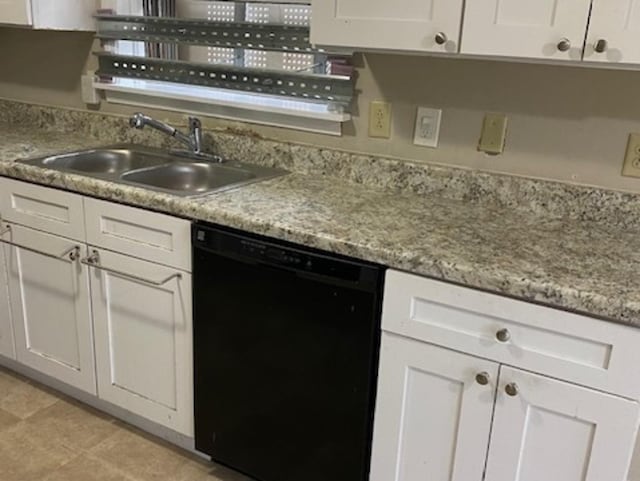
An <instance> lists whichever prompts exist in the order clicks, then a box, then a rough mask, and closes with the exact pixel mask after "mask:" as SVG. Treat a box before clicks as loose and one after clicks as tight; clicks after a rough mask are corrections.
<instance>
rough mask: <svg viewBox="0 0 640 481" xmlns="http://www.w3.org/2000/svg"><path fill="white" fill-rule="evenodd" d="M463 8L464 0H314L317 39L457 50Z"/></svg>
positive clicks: (370, 45)
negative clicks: (391, 0)
mask: <svg viewBox="0 0 640 481" xmlns="http://www.w3.org/2000/svg"><path fill="white" fill-rule="evenodd" d="M462 9H463V2H462V0H396V1H393V2H390V1H389V0H313V18H312V20H311V42H312V43H314V44H316V45H332V46H340V47H348V48H361V49H386V50H404V51H416V52H448V53H455V52H458V49H459V45H458V43H459V38H460V24H461V21H462Z"/></svg>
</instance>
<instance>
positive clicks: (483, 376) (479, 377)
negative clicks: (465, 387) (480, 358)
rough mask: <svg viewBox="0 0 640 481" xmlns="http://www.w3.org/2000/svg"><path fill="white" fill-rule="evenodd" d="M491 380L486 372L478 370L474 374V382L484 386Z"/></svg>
mask: <svg viewBox="0 0 640 481" xmlns="http://www.w3.org/2000/svg"><path fill="white" fill-rule="evenodd" d="M489 381H491V376H489V373H488V372H484V371H483V372H479V373H478V374H476V382H477V383H478V384H480V385H481V386H486V385H487V384H489Z"/></svg>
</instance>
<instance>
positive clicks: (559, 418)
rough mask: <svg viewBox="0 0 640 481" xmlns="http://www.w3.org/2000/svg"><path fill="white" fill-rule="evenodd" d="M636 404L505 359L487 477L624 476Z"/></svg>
mask: <svg viewBox="0 0 640 481" xmlns="http://www.w3.org/2000/svg"><path fill="white" fill-rule="evenodd" d="M638 415H639V408H638V403H636V402H633V401H629V400H626V399H623V398H619V397H616V396H612V395H610V394H605V393H602V392H599V391H595V390H592V389H587V388H584V387H580V386H575V385H573V384H569V383H566V382H562V381H557V380H555V379H550V378H547V377H544V376H539V375H536V374H531V373H528V372H524V371H520V370H518V369H513V368H509V367H505V366H503V367H502V368H501V370H500V383H499V388H498V396H497V401H496V410H495V415H494V420H493V430H492V434H491V447H490V449H489V458H488V463H487V475H486V476H487V477H486V479H487V480H490V481H539V480H541V479H544V480H545V481H601V480H607V481H623V480H626V479H627V478H626V476H627V470H628V467H629V464H630V462H631V457H632V454H633V447H634V445H635V438H636V432H637V429H638Z"/></svg>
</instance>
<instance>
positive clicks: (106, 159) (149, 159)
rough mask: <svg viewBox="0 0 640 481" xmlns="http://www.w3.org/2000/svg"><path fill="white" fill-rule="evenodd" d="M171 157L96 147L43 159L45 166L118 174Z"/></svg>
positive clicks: (149, 165)
mask: <svg viewBox="0 0 640 481" xmlns="http://www.w3.org/2000/svg"><path fill="white" fill-rule="evenodd" d="M169 160H170V159H169V158H167V157H161V156H158V155H150V154H149V153H147V152H143V151H139V150H131V149H125V148H122V149H117V148H113V149H96V150H87V151H83V152H74V153H71V154H63V155H54V156H53V157H47V158H45V159H42V161H41V163H42V166H43V167H47V168H49V169H56V170H73V171H75V172H86V173H93V174H117V173H120V172H124V171H127V170H133V169H143V168H145V167H151V166H153V165H158V163H159V162H169Z"/></svg>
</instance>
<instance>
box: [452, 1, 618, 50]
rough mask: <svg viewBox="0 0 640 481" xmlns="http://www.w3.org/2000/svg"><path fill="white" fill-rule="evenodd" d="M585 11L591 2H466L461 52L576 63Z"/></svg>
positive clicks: (580, 47)
mask: <svg viewBox="0 0 640 481" xmlns="http://www.w3.org/2000/svg"><path fill="white" fill-rule="evenodd" d="M603 1H605V2H609V1H610V0H603ZM616 1H617V0H616ZM590 7H591V0H536V1H531V0H467V2H466V11H465V17H464V28H463V33H462V48H461V52H462V53H465V54H474V55H487V56H506V57H526V58H537V59H555V60H581V59H582V50H583V45H584V36H585V32H586V28H587V24H588V21H589V9H590Z"/></svg>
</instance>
